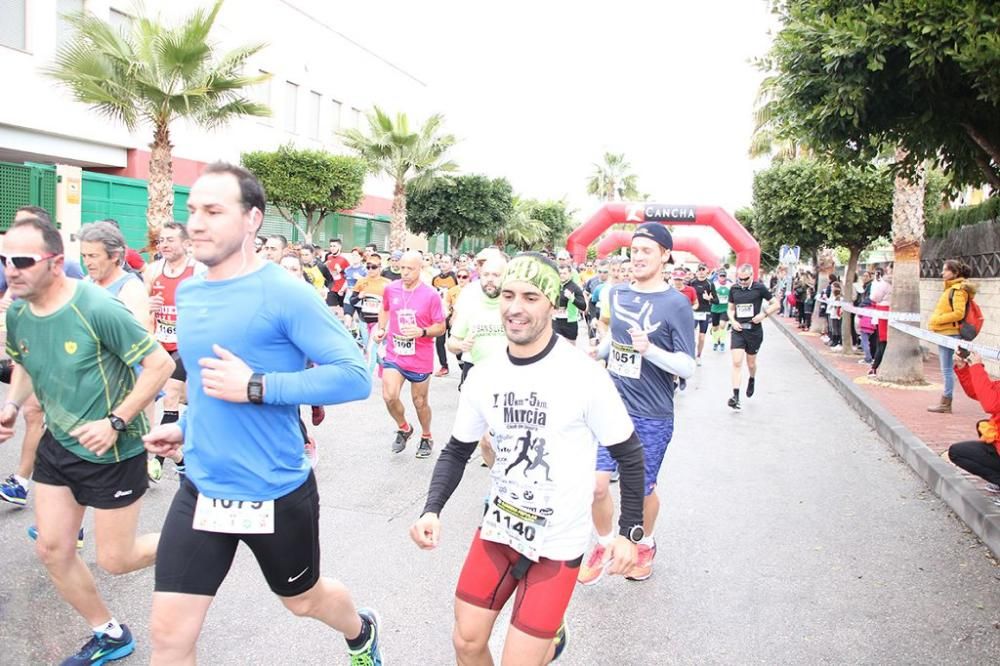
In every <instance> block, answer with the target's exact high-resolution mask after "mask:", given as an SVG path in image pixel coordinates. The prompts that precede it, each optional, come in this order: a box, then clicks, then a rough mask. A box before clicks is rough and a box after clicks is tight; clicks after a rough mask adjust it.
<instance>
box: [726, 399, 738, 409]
mask: <svg viewBox="0 0 1000 666" xmlns="http://www.w3.org/2000/svg"><path fill="white" fill-rule="evenodd" d="M726 404H727V405H729V406H730V407H732V408H733V409H739V408H740V401H739V400H737V399H736V398H730V399H729V402H727V403H726Z"/></svg>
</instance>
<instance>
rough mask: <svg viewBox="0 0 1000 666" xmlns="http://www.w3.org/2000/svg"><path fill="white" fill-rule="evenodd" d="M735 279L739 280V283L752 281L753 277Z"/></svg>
mask: <svg viewBox="0 0 1000 666" xmlns="http://www.w3.org/2000/svg"><path fill="white" fill-rule="evenodd" d="M736 279H737V280H739V281H740V282H749V281H750V280H752V279H753V276H752V275H750V276H748V277H741V278H736Z"/></svg>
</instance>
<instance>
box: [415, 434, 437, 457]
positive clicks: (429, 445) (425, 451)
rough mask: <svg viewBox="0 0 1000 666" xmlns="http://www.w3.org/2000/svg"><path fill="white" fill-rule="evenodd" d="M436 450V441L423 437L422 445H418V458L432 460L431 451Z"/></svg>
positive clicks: (421, 439)
mask: <svg viewBox="0 0 1000 666" xmlns="http://www.w3.org/2000/svg"><path fill="white" fill-rule="evenodd" d="M433 448H434V440H432V439H431V438H430V437H421V438H420V443H419V444H418V445H417V457H418V458H430V457H431V449H433Z"/></svg>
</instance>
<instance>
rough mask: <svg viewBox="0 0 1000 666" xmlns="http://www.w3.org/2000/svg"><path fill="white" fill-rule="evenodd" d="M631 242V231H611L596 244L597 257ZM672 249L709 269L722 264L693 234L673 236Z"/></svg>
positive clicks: (704, 243) (601, 257)
mask: <svg viewBox="0 0 1000 666" xmlns="http://www.w3.org/2000/svg"><path fill="white" fill-rule="evenodd" d="M631 244H632V232H631V231H612V232H610V233H609V234H607V235H606V236H605V237H604V238H602V239H601V242H600V243H598V244H597V257H598V258H599V259H603V258H604V257H606V256H608V255H609V254H611V253H612V252H614V251H615V250H617V249H618V248H621V247H628V246H629V245H631ZM674 249H675V250H677V251H678V252H690V253H691V254H693V255H694V256H696V257H698V259H699V260H701V261H702V262H704V263H705V265H706V266H708V269H709V270H715V269H716V268H718V267H719V266H721V265H722V257H719V256H718V255H716V254H715V253H714V252H712V249H711V248H710V247H708V243H706V242H705V241H704V240H703V239H701V238H696V237H694V236H674Z"/></svg>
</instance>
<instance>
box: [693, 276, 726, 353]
mask: <svg viewBox="0 0 1000 666" xmlns="http://www.w3.org/2000/svg"><path fill="white" fill-rule="evenodd" d="M690 286H691V288H693V289H694V291H695V294H696V295H697V297H698V301H697V302H696V303H695V308H694V323H695V326H697V327H698V355H697V356H696V357H695V360H696V361H697V363H698V365H701V352H702V350H703V349H704V348H705V333H707V332H708V323H709V321H708V318H709V316H710V315H711V313H712V306H713V305H714V304H715V303H716V301H718V300H719V297H718V295H717V294H716V293H715V286H714V285H712V283H711V282H709V280H708V266H706V265H705V264H698V270H697V271H696V272H695V279H694V280H691V285H690Z"/></svg>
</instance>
